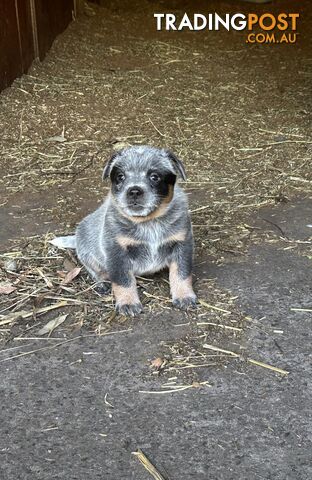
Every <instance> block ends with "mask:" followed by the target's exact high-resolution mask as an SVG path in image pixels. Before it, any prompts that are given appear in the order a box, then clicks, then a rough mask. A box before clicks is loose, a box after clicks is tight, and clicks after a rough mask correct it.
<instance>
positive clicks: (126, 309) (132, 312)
mask: <svg viewBox="0 0 312 480" xmlns="http://www.w3.org/2000/svg"><path fill="white" fill-rule="evenodd" d="M116 312H117V313H119V314H120V315H125V316H126V317H136V316H137V315H139V314H140V313H142V312H143V305H142V304H141V303H134V304H125V305H119V304H118V303H117V304H116Z"/></svg>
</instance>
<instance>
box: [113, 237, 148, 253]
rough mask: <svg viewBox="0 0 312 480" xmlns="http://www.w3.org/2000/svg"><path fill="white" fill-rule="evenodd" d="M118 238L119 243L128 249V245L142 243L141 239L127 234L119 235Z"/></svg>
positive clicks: (132, 245)
mask: <svg viewBox="0 0 312 480" xmlns="http://www.w3.org/2000/svg"><path fill="white" fill-rule="evenodd" d="M116 240H117V243H118V245H120V246H121V248H123V249H124V250H127V248H128V247H134V246H136V245H141V244H142V242H140V240H135V238H131V237H127V236H126V235H118V236H117V237H116Z"/></svg>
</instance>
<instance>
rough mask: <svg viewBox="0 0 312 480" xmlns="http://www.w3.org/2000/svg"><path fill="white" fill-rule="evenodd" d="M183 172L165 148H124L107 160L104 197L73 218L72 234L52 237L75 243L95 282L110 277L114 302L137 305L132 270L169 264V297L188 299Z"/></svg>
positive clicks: (179, 302) (188, 232)
mask: <svg viewBox="0 0 312 480" xmlns="http://www.w3.org/2000/svg"><path fill="white" fill-rule="evenodd" d="M177 176H180V177H182V179H183V180H185V179H186V176H185V170H184V167H183V164H182V162H181V161H180V160H179V159H178V158H177V157H176V156H175V155H173V154H172V153H171V152H170V151H168V150H165V149H158V148H154V147H148V146H135V147H129V148H125V149H123V150H121V151H119V152H117V153H115V154H114V155H113V156H112V158H111V159H110V160H109V161H108V163H107V164H106V165H105V168H104V173H103V177H104V178H105V179H106V178H109V177H110V180H111V190H110V192H109V194H108V196H107V197H106V199H105V201H104V203H103V204H102V205H101V206H100V207H99V208H98V209H97V210H96V211H95V212H93V213H91V214H90V215H88V216H87V217H86V218H84V219H83V220H82V222H81V223H80V224H79V225H78V227H77V230H76V234H75V235H74V236H69V237H58V238H56V239H54V240H53V241H52V243H53V244H54V245H56V246H58V247H63V248H75V249H76V250H77V255H78V258H79V260H80V261H81V263H82V264H83V265H84V266H85V267H86V269H87V270H88V271H89V273H90V274H91V276H92V277H93V278H94V279H95V280H96V282H104V281H107V280H109V281H110V282H111V283H112V291H113V293H114V296H115V299H116V310H117V311H118V312H119V313H121V314H124V315H132V316H134V315H136V314H138V313H140V312H141V311H142V304H141V302H140V299H139V296H138V292H137V287H136V280H135V275H144V274H149V273H153V272H157V271H159V270H162V269H164V268H169V280H170V290H171V295H172V301H173V305H174V306H176V307H178V308H181V309H187V308H189V307H194V306H195V304H196V296H195V293H194V291H193V288H192V261H193V234H192V226H191V220H190V216H189V213H188V203H187V198H186V195H185V193H184V192H183V190H182V189H181V188H180V187H179V186H178V185H177Z"/></svg>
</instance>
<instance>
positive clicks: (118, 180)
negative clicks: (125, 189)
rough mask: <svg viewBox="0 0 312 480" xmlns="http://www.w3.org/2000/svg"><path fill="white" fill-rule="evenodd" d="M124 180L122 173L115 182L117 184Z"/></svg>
mask: <svg viewBox="0 0 312 480" xmlns="http://www.w3.org/2000/svg"><path fill="white" fill-rule="evenodd" d="M124 179H125V175H124V174H123V173H118V175H117V176H116V182H117V183H121V182H123V181H124Z"/></svg>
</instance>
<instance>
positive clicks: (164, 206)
mask: <svg viewBox="0 0 312 480" xmlns="http://www.w3.org/2000/svg"><path fill="white" fill-rule="evenodd" d="M172 197H173V185H169V193H168V195H167V196H166V197H165V198H164V199H163V200H162V202H161V204H160V205H159V207H157V208H156V210H154V211H153V212H152V213H150V214H149V215H146V216H145V217H135V216H133V217H129V218H130V220H132V221H133V222H135V223H142V222H148V221H149V220H153V219H154V218H158V217H162V216H163V215H164V214H165V213H166V211H167V208H168V204H169V203H170V202H171V200H172Z"/></svg>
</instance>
